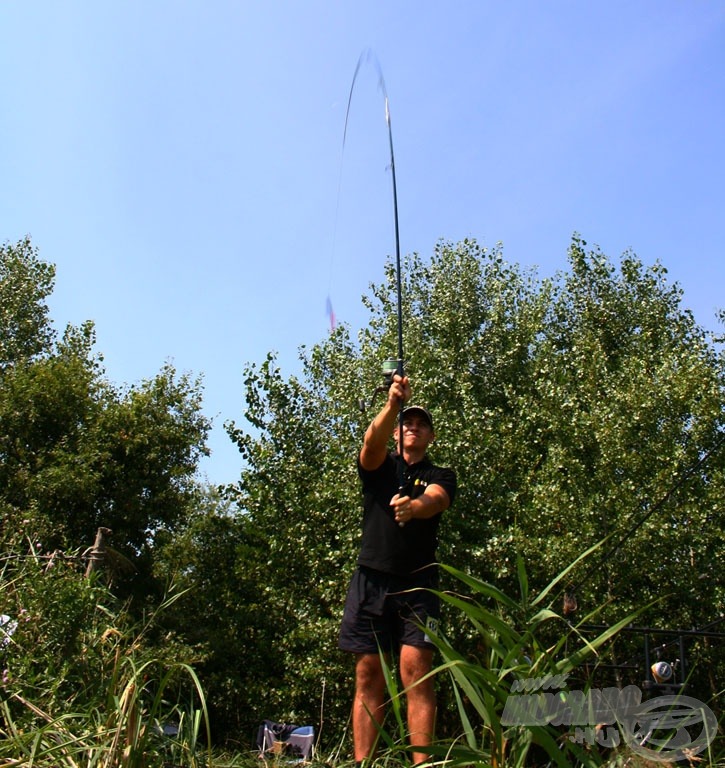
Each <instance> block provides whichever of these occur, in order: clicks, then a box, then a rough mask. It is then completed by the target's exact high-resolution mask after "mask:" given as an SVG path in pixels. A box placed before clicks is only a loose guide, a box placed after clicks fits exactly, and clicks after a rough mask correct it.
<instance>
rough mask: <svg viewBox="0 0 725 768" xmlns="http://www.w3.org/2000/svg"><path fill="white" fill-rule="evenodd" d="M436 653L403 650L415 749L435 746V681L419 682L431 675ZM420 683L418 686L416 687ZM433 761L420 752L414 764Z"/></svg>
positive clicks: (402, 674)
mask: <svg viewBox="0 0 725 768" xmlns="http://www.w3.org/2000/svg"><path fill="white" fill-rule="evenodd" d="M432 664H433V651H432V650H431V649H429V648H415V647H413V646H412V645H404V646H402V648H401V650H400V678H401V681H402V683H403V686H404V688H405V689H406V690H407V689H408V688H409V689H410V690H408V694H407V696H408V731H409V732H410V745H411V747H418V748H419V747H428V746H430V745H431V744H432V743H433V731H434V728H435V717H436V695H435V687H434V685H433V679H432V678H429V679H427V680H425V681H423V682H418V681H419V680H421V679H422V678H423V677H425V676H426V675H427V674H428V672H430V670H431V667H432ZM416 683H417V685H416ZM429 759H430V755H429V754H428V753H427V752H423V751H420V749H416V750H415V751H414V752H413V763H414V764H418V763H424V762H426V761H427V760H429Z"/></svg>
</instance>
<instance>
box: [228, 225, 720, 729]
mask: <svg viewBox="0 0 725 768" xmlns="http://www.w3.org/2000/svg"><path fill="white" fill-rule="evenodd" d="M569 265H570V269H569V271H568V272H565V273H561V274H557V275H555V276H553V277H550V278H546V279H541V278H539V277H538V276H537V274H536V272H535V271H534V270H522V269H521V268H519V267H517V266H515V265H511V264H508V263H506V261H505V260H504V258H503V253H502V250H501V249H500V248H495V249H493V250H491V251H488V250H486V249H483V248H481V247H480V246H479V245H478V244H477V243H476V242H475V241H472V240H465V241H463V242H461V243H458V244H456V245H453V244H450V243H445V242H442V243H439V244H438V246H437V247H436V249H435V251H434V253H433V255H432V257H431V258H430V259H429V260H423V259H422V258H421V257H419V256H418V255H417V254H413V255H411V256H409V257H407V258H406V259H405V263H404V268H403V298H404V306H403V312H404V318H405V324H404V326H405V354H406V361H405V362H406V370H407V372H408V373H409V374H410V376H411V377H412V379H413V381H414V383H415V393H416V395H415V399H416V401H418V402H422V403H426V404H428V405H429V406H430V407H431V408H432V409H433V411H434V412H435V414H436V416H437V418H436V427H437V439H436V445H435V451H434V453H435V458H436V461H437V462H438V463H442V464H447V465H450V466H454V467H455V468H456V470H457V471H458V475H459V482H460V492H459V496H458V498H457V500H456V503H455V505H454V507H453V508H452V509H451V510H450V511H448V512H446V514H445V518H444V524H443V526H442V547H441V550H440V557H441V560H442V561H444V562H446V563H448V564H451V565H454V566H456V567H458V568H460V569H462V570H464V571H468V572H474V573H475V574H476V575H477V576H479V577H481V578H484V579H487V580H490V581H492V582H494V583H497V584H499V585H500V586H501V587H502V588H504V589H509V588H511V589H512V590H513V588H514V584H515V582H516V573H515V563H516V560H517V556H518V555H519V554H521V555H523V556H524V557H525V560H526V564H527V570H528V572H529V574H530V580H531V583H532V588H537V589H541V588H543V586H545V585H546V584H547V583H548V582H549V580H550V579H551V578H552V577H553V576H554V575H555V574H557V573H559V572H560V571H562V570H563V569H564V568H565V567H566V566H567V565H568V564H569V563H570V562H572V561H573V560H574V559H575V558H576V557H577V556H578V555H579V554H581V553H582V552H583V551H584V550H586V549H588V548H589V546H591V545H592V544H594V543H595V542H597V541H599V540H601V539H602V538H604V537H605V536H609V537H610V538H609V540H608V541H609V545H610V546H609V547H607V546H605V547H604V548H603V550H602V551H603V552H605V553H607V554H608V556H609V557H608V558H607V559H604V560H603V561H602V560H601V559H600V560H595V561H594V562H588V563H586V562H585V563H583V564H582V565H581V566H579V567H578V568H577V569H576V570H575V571H574V572H572V586H573V587H575V588H576V589H577V597H578V600H579V604H580V606H581V610H585V611H588V610H591V609H593V608H595V607H598V606H599V605H600V604H601V602H602V601H601V599H600V598H601V597H602V596H606V598H607V600H608V604H607V607H606V610H605V612H604V613H603V614H602V615H601V616H600V617H599V618H600V620H602V621H606V622H610V623H611V622H614V621H616V620H617V619H618V618H621V617H622V616H624V615H627V614H628V613H629V612H631V610H632V608H634V607H637V606H641V605H643V604H645V603H648V602H649V601H650V599H651V598H652V597H653V596H654V595H656V594H657V595H659V594H664V595H667V599H666V601H665V602H664V603H662V604H661V605H660V606H659V607H655V608H653V609H652V610H650V612H649V613H648V614H647V615H645V616H643V618H642V620H643V622H650V623H652V624H655V625H658V626H667V627H690V626H703V625H704V624H707V623H709V622H710V621H712V620H713V619H716V618H717V617H718V616H719V615H721V613H722V610H723V587H722V584H721V582H720V581H719V580H717V579H712V578H710V575H711V574H713V573H716V572H718V569H719V566H718V563H720V562H721V561H722V558H723V554H724V553H723V516H722V506H721V501H720V499H721V497H722V489H723V469H724V468H725V451H724V450H720V446H721V443H722V437H721V435H722V426H723V425H722V419H723V384H724V383H725V369H724V367H723V363H724V359H723V356H722V352H721V350H720V349H719V346H718V344H717V343H716V342H715V340H714V339H712V338H711V337H710V336H709V335H708V334H707V333H706V332H705V331H703V330H702V329H701V328H700V327H699V326H698V325H697V324H696V322H695V320H694V318H693V317H692V315H691V314H690V313H689V312H688V311H687V310H685V309H683V308H682V306H681V301H682V293H681V290H680V289H679V287H678V286H676V285H674V286H673V285H670V284H669V283H668V282H667V279H666V270H665V269H664V268H663V267H662V266H661V265H659V264H655V265H653V266H651V267H645V266H644V265H643V264H642V263H641V262H640V261H639V259H637V258H636V257H635V256H634V255H633V254H631V253H626V254H624V256H623V257H622V259H621V260H620V263H619V265H618V266H615V265H614V264H613V263H612V262H611V261H610V260H609V259H608V258H607V257H606V256H604V254H602V253H601V252H600V251H599V250H598V249H596V248H595V249H591V250H587V247H586V243H584V242H583V241H582V240H581V239H580V238H578V237H575V238H574V239H573V241H572V244H571V247H570V249H569ZM386 269H387V272H386V280H385V282H384V283H383V284H382V285H378V286H373V287H372V291H371V295H370V296H368V297H367V298H366V299H365V301H366V304H367V306H368V308H369V310H370V323H369V325H368V326H367V327H366V328H364V329H363V330H362V331H361V332H360V335H359V338H358V340H357V343H353V342H352V341H351V339H350V336H349V332H348V329H346V328H345V327H340V328H338V329H336V330H335V331H334V332H333V333H332V334H331V335H330V336H329V337H328V338H327V339H325V340H324V341H323V342H321V343H320V344H318V345H316V346H315V347H314V348H313V349H311V350H309V351H308V350H305V349H303V350H302V351H301V356H300V357H301V363H302V371H301V374H300V375H299V376H291V377H289V378H285V377H284V376H283V375H282V373H281V371H280V370H279V369H278V368H277V366H276V360H275V357H274V355H270V357H269V358H268V359H267V360H266V361H265V362H264V363H263V364H261V365H259V366H256V365H251V366H250V367H249V368H248V371H247V378H246V382H245V386H246V400H247V404H248V409H247V412H246V414H245V415H246V418H247V419H248V421H249V423H250V424H251V426H252V429H251V430H244V429H242V428H240V427H238V426H237V425H235V424H230V425H229V432H230V435H231V437H232V439H233V440H234V441H235V442H236V443H237V445H238V446H239V449H240V452H241V455H242V458H243V462H244V466H245V469H244V471H243V473H242V476H241V478H240V481H239V483H238V484H237V485H236V486H235V487H233V488H231V489H230V493H231V494H232V496H233V498H234V499H235V501H236V503H237V505H238V507H239V511H240V515H241V517H240V522H241V525H240V535H241V537H242V539H243V540H244V541H245V542H246V543H248V544H249V546H250V547H251V548H252V549H254V548H257V552H256V554H255V555H254V556H253V557H252V560H253V562H255V563H260V564H264V566H265V567H264V568H263V569H262V570H260V572H259V575H260V577H261V578H260V582H259V585H258V590H259V592H260V593H263V594H266V595H270V596H273V597H274V599H271V600H270V602H269V605H270V607H273V606H281V608H280V609H279V613H277V614H276V615H275V618H276V620H277V621H278V626H277V628H278V636H277V639H276V643H275V646H274V648H272V649H270V651H269V652H272V653H274V654H276V655H278V657H279V658H281V659H282V660H283V667H284V669H285V670H286V674H285V677H284V679H283V680H276V681H275V694H274V695H272V694H271V693H270V694H269V695H268V696H267V698H266V700H265V701H262V702H260V701H259V700H257V701H256V702H255V707H256V709H255V711H259V707H260V704H261V705H264V704H265V703H266V704H267V706H268V709H267V713H266V715H265V716H267V717H273V718H277V719H283V718H290V717H304V718H305V719H308V720H314V719H315V718H316V717H317V716H318V713H317V709H318V704H319V700H320V698H321V695H322V694H321V692H322V690H323V680H324V690H325V691H327V699H326V704H327V710H326V712H327V716H328V718H329V719H328V720H327V722H328V723H329V722H330V721H333V722H336V723H337V724H338V725H340V726H341V724H343V723H344V722H345V720H346V718H347V714H348V707H349V702H350V688H349V685H350V679H349V672H350V669H349V660H347V659H345V658H344V657H343V656H342V655H341V654H339V653H338V652H337V651H336V647H337V645H336V634H337V626H338V622H339V618H340V614H341V610H342V600H343V597H344V593H345V587H346V580H347V578H348V575H349V573H350V572H351V570H352V568H353V566H354V557H355V553H356V547H357V538H358V532H359V524H360V499H359V490H358V482H357V477H356V474H355V456H356V453H357V450H358V447H359V443H360V440H361V438H362V434H363V431H364V428H365V425H366V423H367V421H368V419H369V418H370V414H362V413H360V412H359V410H358V409H357V406H356V403H357V400H358V398H360V397H361V396H365V395H366V394H367V393H368V392H370V391H371V390H372V388H373V387H374V386H375V385H376V384H377V383H379V382H380V373H379V371H380V368H381V363H382V360H383V359H385V358H389V357H395V356H396V349H397V345H396V311H395V309H396V307H395V302H396V291H395V277H396V276H395V272H394V268H393V266H392V264H388V265H387V268H386ZM246 556H249V555H248V554H247V555H246ZM270 609H271V608H270ZM452 629H453V631H454V634H455V628H452ZM240 630H241V628H240ZM463 631H464V630H461V632H463ZM240 636H241V632H240ZM462 639H465V638H462ZM691 650H692V653H693V657H692V659H693V662H696V661H697V659H698V656H697V654H698V653H699V652H700V650H699V649H698V648H697V647H693V648H692V649H691ZM713 679H717V675H715V677H714V678H713ZM698 685H700V683H698ZM280 689H283V690H284V692H285V695H284V696H281V695H279V690H280ZM698 692H700V694H701V696H702V697H703V699H707V698H709V696H710V693H714V691H709V690H705V689H701V690H699V691H698ZM239 697H240V706H242V707H244V706H247V705H248V702H245V698H244V692H243V691H240V692H239ZM275 707H277V708H275ZM332 731H333V732H335V728H334V727H333V728H332ZM338 732H339V731H338Z"/></svg>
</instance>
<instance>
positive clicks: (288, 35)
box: [0, 0, 725, 483]
mask: <svg viewBox="0 0 725 768" xmlns="http://www.w3.org/2000/svg"><path fill="white" fill-rule="evenodd" d="M366 50H370V51H371V52H372V53H373V55H374V57H375V59H376V60H377V61H378V62H379V65H380V67H381V68H382V72H383V74H384V77H385V83H386V87H387V93H388V96H389V100H390V109H391V116H392V130H393V140H394V146H395V161H396V178H397V186H398V211H399V221H400V246H401V251H402V252H403V253H407V252H411V251H417V252H419V253H421V254H422V255H427V254H430V252H431V251H432V249H433V247H434V245H435V243H436V242H437V241H438V240H440V239H445V240H451V241H457V240H460V239H462V238H464V237H474V238H476V239H477V240H478V241H479V242H480V243H482V244H484V245H488V246H493V245H494V244H496V243H497V242H501V243H502V244H503V248H504V255H505V257H506V259H507V260H508V261H511V262H516V263H519V264H521V265H523V266H531V267H534V266H535V267H537V268H538V269H539V272H540V274H541V275H542V276H544V275H551V274H553V273H554V272H555V271H556V270H558V269H562V268H564V267H565V266H566V249H567V246H568V244H569V242H570V239H571V235H572V234H573V233H574V232H579V233H580V234H581V235H582V236H583V237H584V238H585V239H586V240H587V241H588V242H589V243H590V244H596V245H599V246H600V247H601V248H602V250H603V251H604V252H605V253H607V254H608V255H609V256H610V257H611V258H613V259H617V258H618V257H619V256H620V255H621V254H622V252H624V251H625V250H627V249H632V250H633V251H634V252H635V253H636V254H637V255H638V256H639V257H640V258H641V259H642V260H643V261H644V262H645V263H648V264H649V263H653V262H654V261H656V260H659V261H661V262H662V263H663V264H664V265H665V266H666V267H667V268H668V270H669V275H670V278H671V279H672V281H673V282H678V283H679V284H680V285H681V287H682V288H683V290H684V303H685V305H686V306H688V307H690V308H691V309H692V310H693V312H694V314H695V317H696V319H697V320H698V322H699V323H700V324H701V325H703V326H705V327H707V328H712V329H715V328H717V327H718V326H717V325H716V322H715V312H716V310H717V309H719V308H725V301H724V300H723V296H722V293H723V290H722V289H723V285H725V260H724V259H723V244H724V243H725V184H724V183H723V180H724V179H725V148H724V145H725V141H724V139H725V4H723V3H722V2H720V0H717V1H716V0H712V1H710V2H707V1H705V0H688V2H684V1H683V0H678V1H677V2H675V1H673V0H641V1H640V2H632V1H631V0H628V1H627V2H621V1H620V0H607V1H606V2H604V1H602V2H598V3H595V2H589V3H587V2H582V1H581V0H577V1H576V2H566V1H564V0H551V2H543V0H541V1H540V2H534V1H533V0H521V1H520V2H515V1H512V2H492V1H489V0H478V1H477V2H472V1H471V0H460V1H456V0H452V2H449V3H442V2H429V1H427V0H417V1H416V2H409V1H408V0H401V1H399V2H390V0H388V1H387V2H380V1H378V0H371V1H370V2H366V3H360V2H358V3H354V2H348V3H345V2H321V0H309V1H307V2H301V1H300V2H291V1H290V0H285V1H284V2H274V0H267V1H266V2H261V1H258V0H250V1H249V2H242V1H241V0H240V1H238V2H231V1H229V0H216V1H215V0H203V1H202V0H177V1H176V2H171V1H170V0H159V1H158V2H153V1H152V2H149V1H148V0H144V1H143V2H141V1H140V0H127V1H126V2H123V3H120V2H116V3H113V2H101V3H99V2H90V1H85V0H76V1H75V2H74V1H73V0H70V1H69V2H64V3H58V2H50V1H46V2H43V0H40V1H39V2H33V3H28V2H26V0H3V2H2V3H1V4H0V72H2V75H0V95H1V97H2V113H0V179H1V181H2V183H0V241H2V242H15V241H17V240H19V239H20V238H22V237H23V236H25V235H26V234H27V235H30V236H31V238H32V240H33V243H34V244H35V246H37V247H38V249H39V252H40V256H41V258H43V259H45V260H47V261H50V262H53V263H54V264H56V266H57V281H56V290H55V292H54V294H53V296H52V298H51V301H50V307H51V313H52V317H53V319H54V321H55V324H56V326H57V327H58V329H59V330H62V329H63V328H64V327H65V325H66V324H67V323H75V324H78V323H80V322H83V321H84V320H88V319H90V320H93V321H94V322H95V323H96V330H97V339H98V341H97V350H98V351H99V352H100V353H102V354H103V355H104V358H105V366H106V372H107V375H108V377H109V378H110V379H111V380H112V381H114V382H115V383H117V384H119V385H121V384H133V383H137V382H139V381H141V380H142V379H145V378H151V377H153V376H154V375H155V374H156V373H157V372H158V371H159V370H160V368H161V367H162V366H163V364H164V363H165V362H166V361H170V362H172V363H173V364H174V365H175V366H176V368H177V369H178V370H179V371H183V372H190V373H192V374H199V375H202V376H203V379H204V387H205V390H204V392H205V412H206V413H207V414H208V415H209V417H210V418H212V419H213V420H214V425H215V427H214V430H213V433H212V436H211V440H210V447H211V448H212V451H213V454H212V457H211V458H210V459H209V460H207V461H205V462H204V464H203V466H202V471H203V472H204V474H205V475H206V477H207V478H208V479H209V480H210V481H211V482H214V483H223V482H232V481H234V480H236V479H237V477H238V475H239V472H240V469H241V461H240V458H239V455H238V454H237V452H236V449H235V447H234V446H233V445H232V444H231V442H230V441H229V440H228V438H227V436H226V434H225V432H224V430H223V426H222V425H223V422H224V421H225V420H227V419H234V420H236V421H237V422H241V423H243V417H242V414H243V409H244V403H243V388H242V379H243V369H244V367H245V365H246V364H248V363H250V362H261V361H262V360H263V359H264V357H265V356H266V354H267V352H269V351H275V352H276V353H277V354H278V358H279V362H280V365H281V367H282V369H283V372H284V373H285V374H290V373H294V372H295V371H296V370H298V349H299V347H300V346H302V345H306V346H311V345H313V344H315V343H316V342H318V341H320V340H321V339H322V338H324V336H325V334H326V333H327V332H328V318H327V316H326V312H325V306H326V298H327V296H328V294H329V295H330V296H331V299H332V302H333V305H334V309H335V313H336V315H337V318H338V321H341V322H345V323H348V324H350V326H351V328H352V329H353V332H354V331H356V330H357V328H359V327H360V326H361V325H363V324H365V323H366V321H367V315H366V313H365V312H364V310H363V308H362V306H361V303H360V297H361V296H362V295H363V294H364V293H367V291H368V286H369V284H370V283H371V282H380V281H381V280H382V277H383V265H384V262H385V259H386V257H387V256H388V255H390V254H393V253H394V248H395V245H394V237H393V234H394V231H393V213H392V210H393V209H392V194H391V179H390V171H389V169H388V164H389V161H388V154H387V128H386V124H385V114H384V103H383V98H382V95H381V93H380V91H379V90H378V88H377V79H376V78H377V75H376V71H375V68H374V67H373V66H372V65H368V66H364V67H363V68H362V69H361V71H360V74H359V75H358V79H357V81H356V86H355V91H354V94H353V100H352V105H351V111H350V121H349V124H348V133H347V140H346V143H345V148H344V152H343V148H342V138H343V129H344V123H345V110H346V107H347V99H348V94H349V91H350V86H351V82H352V77H353V73H354V71H355V67H356V65H357V62H358V59H359V57H360V56H361V54H362V53H363V52H364V51H366ZM384 356H386V355H385V353H383V354H382V355H381V357H384Z"/></svg>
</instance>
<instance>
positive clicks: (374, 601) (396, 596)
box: [339, 566, 440, 653]
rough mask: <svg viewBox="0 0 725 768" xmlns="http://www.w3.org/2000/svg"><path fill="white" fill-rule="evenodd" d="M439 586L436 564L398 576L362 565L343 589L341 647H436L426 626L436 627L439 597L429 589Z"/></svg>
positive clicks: (363, 649)
mask: <svg viewBox="0 0 725 768" xmlns="http://www.w3.org/2000/svg"><path fill="white" fill-rule="evenodd" d="M437 588H438V574H437V569H435V568H429V569H427V570H426V571H422V572H420V573H418V574H415V576H414V577H406V578H401V577H397V576H391V575H390V574H387V573H381V572H380V571H374V570H372V569H370V568H366V567H364V566H360V567H359V568H358V569H357V570H356V571H355V573H354V574H353V576H352V579H351V581H350V587H349V589H348V592H347V600H346V601H345V613H344V615H343V617H342V626H341V627H340V643H339V645H340V648H341V649H342V650H343V651H349V652H350V653H379V652H380V650H383V651H385V652H386V653H387V652H393V653H396V652H397V651H399V649H400V646H401V645H412V646H415V647H416V648H434V647H435V646H434V645H433V643H432V642H431V641H430V639H429V637H428V632H427V631H426V630H428V631H431V632H435V631H436V629H437V626H438V620H439V618H440V600H439V598H438V595H436V594H433V592H431V591H430V590H431V589H437ZM419 625H421V626H419ZM421 627H425V629H423V628H421Z"/></svg>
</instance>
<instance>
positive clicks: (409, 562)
mask: <svg viewBox="0 0 725 768" xmlns="http://www.w3.org/2000/svg"><path fill="white" fill-rule="evenodd" d="M410 396H411V387H410V382H409V381H408V378H407V377H401V376H399V375H398V374H396V375H394V376H393V381H392V384H391V386H390V389H389V390H388V397H387V401H386V403H385V405H384V406H383V408H382V409H381V411H380V412H379V413H378V414H377V416H376V417H375V418H374V419H373V420H372V422H371V423H370V425H369V426H368V428H367V431H366V432H365V438H364V440H363V446H362V449H361V450H360V454H359V457H358V473H359V475H360V479H361V481H362V490H363V508H364V511H363V533H362V545H361V548H360V555H359V557H358V568H357V570H356V572H355V574H354V575H353V578H352V581H351V583H350V588H349V591H348V595H347V600H346V603H345V613H344V616H343V620H342V627H341V630H340V648H342V650H344V651H350V652H352V653H354V654H355V700H354V703H353V712H352V725H353V741H354V749H355V761H356V763H357V764H358V765H359V764H360V763H362V761H363V760H365V759H366V758H370V757H372V753H373V750H374V747H375V743H376V740H377V736H378V725H380V724H381V723H382V722H383V717H384V710H383V702H384V699H385V695H386V690H385V678H384V674H383V668H382V662H381V658H380V651H381V650H382V652H383V653H385V654H386V657H388V658H389V657H390V655H391V654H399V669H400V677H401V680H402V683H403V686H404V688H405V689H406V690H407V700H408V731H409V735H410V743H411V747H413V762H414V763H420V762H424V761H425V760H427V759H428V757H429V755H428V753H427V751H426V750H425V748H426V747H427V746H429V745H430V744H431V742H432V739H433V726H434V722H435V709H436V698H435V689H434V686H433V681H432V679H428V680H422V678H424V677H425V675H426V674H427V673H428V672H429V671H430V670H431V667H432V663H433V650H434V647H435V646H434V645H433V644H432V643H431V642H430V640H429V638H428V637H427V635H426V632H425V631H424V630H422V629H420V627H419V625H421V624H422V625H423V626H424V627H427V628H429V629H433V628H434V627H435V625H436V623H437V620H438V616H439V612H440V606H439V600H438V598H437V596H436V595H433V594H432V593H431V592H430V591H428V590H430V589H431V588H436V587H437V586H438V569H437V566H436V565H435V562H436V560H435V551H436V544H437V531H438V524H439V522H440V517H441V513H442V512H443V511H444V510H445V509H447V508H448V507H449V506H450V504H451V503H452V502H453V498H454V496H455V492H456V475H455V472H453V470H451V469H444V468H442V467H437V466H435V465H434V464H432V463H431V461H430V460H429V459H428V456H427V450H428V446H429V445H430V444H431V443H432V442H433V438H434V432H433V419H432V417H431V415H430V413H428V411H427V410H425V409H424V408H421V407H418V406H413V407H407V408H404V411H403V430H402V445H400V439H399V437H400V434H399V428H398V424H399V422H398V415H399V413H400V405H401V402H402V403H407V402H408V401H409V400H410ZM393 433H395V436H396V439H398V451H397V452H394V453H393V452H389V451H388V441H389V439H390V436H391V434H393ZM400 462H402V463H403V472H404V485H403V488H402V489H401V488H400V487H399V486H400V472H399V468H400ZM410 590H412V591H410ZM418 681H421V682H418Z"/></svg>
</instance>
